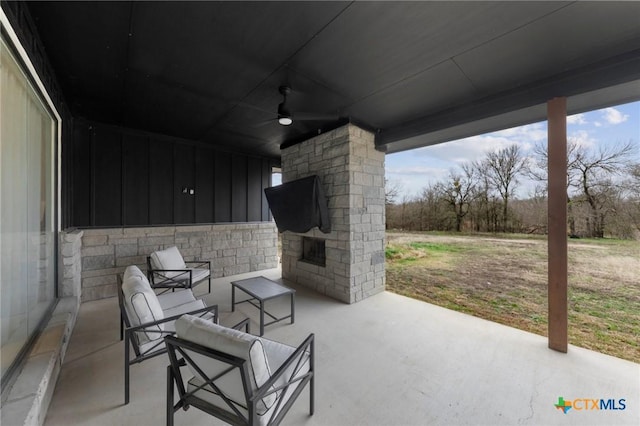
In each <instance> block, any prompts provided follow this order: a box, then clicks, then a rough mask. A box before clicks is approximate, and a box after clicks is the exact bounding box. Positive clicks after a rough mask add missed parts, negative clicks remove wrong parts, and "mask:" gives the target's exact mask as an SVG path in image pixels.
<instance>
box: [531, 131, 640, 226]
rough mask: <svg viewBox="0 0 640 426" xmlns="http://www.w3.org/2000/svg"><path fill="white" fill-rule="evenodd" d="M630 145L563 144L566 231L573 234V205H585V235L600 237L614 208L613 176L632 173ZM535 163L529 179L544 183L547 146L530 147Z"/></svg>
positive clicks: (632, 154)
mask: <svg viewBox="0 0 640 426" xmlns="http://www.w3.org/2000/svg"><path fill="white" fill-rule="evenodd" d="M635 150H636V148H635V146H634V145H633V143H632V142H627V143H626V144H615V145H609V146H600V147H599V148H598V149H593V148H589V147H587V146H584V145H580V144H578V143H577V141H575V140H569V141H568V143H567V203H568V206H567V209H568V211H567V213H568V219H569V232H570V234H571V235H577V234H578V231H577V225H576V216H577V215H578V214H577V213H576V212H575V210H576V206H579V205H581V204H587V205H588V206H589V213H588V214H587V215H586V217H585V218H584V219H585V222H586V230H585V233H584V234H585V235H586V236H590V237H603V236H604V229H605V224H606V217H607V214H609V213H611V212H612V211H613V210H614V209H615V200H617V199H618V198H619V191H618V188H616V187H617V186H618V185H617V184H616V182H615V181H614V179H613V178H614V177H616V176H620V175H623V174H625V173H626V172H628V171H630V170H631V171H633V170H634V169H633V166H634V165H633V163H632V159H633V156H634V153H635ZM534 155H535V159H536V161H535V162H534V164H532V165H531V167H529V169H528V173H529V176H531V177H532V178H534V179H536V180H538V181H540V182H545V184H546V182H547V176H548V175H547V160H548V155H547V147H546V146H544V145H541V144H538V145H536V147H535V148H534Z"/></svg>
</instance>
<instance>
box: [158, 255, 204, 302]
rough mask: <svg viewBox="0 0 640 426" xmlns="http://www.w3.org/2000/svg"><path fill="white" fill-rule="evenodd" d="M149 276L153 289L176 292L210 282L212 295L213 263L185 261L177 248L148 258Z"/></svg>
mask: <svg viewBox="0 0 640 426" xmlns="http://www.w3.org/2000/svg"><path fill="white" fill-rule="evenodd" d="M147 274H148V278H149V281H150V282H151V287H153V288H162V289H167V291H168V290H169V289H171V290H175V289H179V288H189V289H193V287H194V286H196V285H197V284H199V283H201V282H204V280H205V279H206V280H208V281H209V293H211V262H210V261H208V260H189V261H185V260H184V259H183V258H182V255H181V254H180V251H179V250H178V248H177V247H176V246H172V247H169V248H167V249H164V250H159V251H154V252H153V253H151V256H148V257H147Z"/></svg>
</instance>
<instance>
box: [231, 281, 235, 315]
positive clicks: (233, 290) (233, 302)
mask: <svg viewBox="0 0 640 426" xmlns="http://www.w3.org/2000/svg"><path fill="white" fill-rule="evenodd" d="M235 310H236V286H235V285H233V284H231V312H235Z"/></svg>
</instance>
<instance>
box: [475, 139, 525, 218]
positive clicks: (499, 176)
mask: <svg viewBox="0 0 640 426" xmlns="http://www.w3.org/2000/svg"><path fill="white" fill-rule="evenodd" d="M482 165H483V167H484V169H485V171H486V174H487V176H488V178H489V180H490V182H491V183H492V186H493V187H494V188H495V189H496V191H498V193H499V194H500V198H502V224H503V230H504V231H507V230H508V218H509V200H510V199H511V197H512V196H513V193H514V191H515V188H516V185H517V184H518V176H519V175H520V174H522V173H523V172H525V171H526V169H527V168H526V166H527V159H526V158H524V157H523V156H522V154H521V152H520V147H519V146H518V145H515V144H514V145H511V146H509V147H507V148H504V149H501V150H498V151H494V152H489V153H487V157H486V158H485V160H484V161H483V163H482Z"/></svg>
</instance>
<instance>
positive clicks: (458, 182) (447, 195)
mask: <svg viewBox="0 0 640 426" xmlns="http://www.w3.org/2000/svg"><path fill="white" fill-rule="evenodd" d="M475 179H476V177H475V169H474V167H473V166H472V165H469V164H465V165H463V166H462V173H460V172H457V171H454V170H450V171H449V178H448V179H447V181H446V182H445V183H440V184H438V186H437V188H438V192H439V193H440V195H441V196H442V198H443V199H444V201H446V203H447V204H448V205H449V206H451V209H452V211H453V213H454V215H455V220H456V227H455V229H456V232H460V231H461V230H462V220H463V219H464V217H465V216H466V215H467V213H469V206H470V205H471V201H473V197H474V195H475V187H476V184H475Z"/></svg>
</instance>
